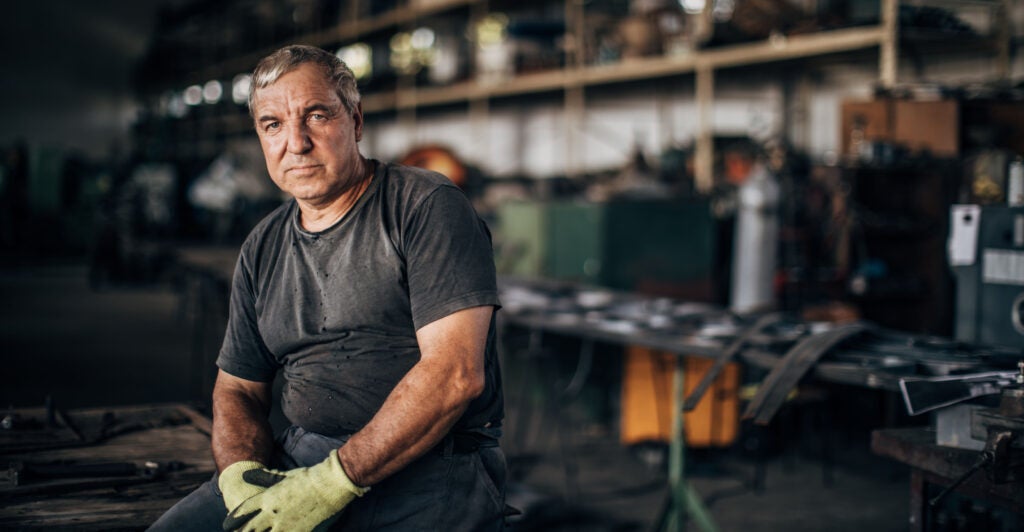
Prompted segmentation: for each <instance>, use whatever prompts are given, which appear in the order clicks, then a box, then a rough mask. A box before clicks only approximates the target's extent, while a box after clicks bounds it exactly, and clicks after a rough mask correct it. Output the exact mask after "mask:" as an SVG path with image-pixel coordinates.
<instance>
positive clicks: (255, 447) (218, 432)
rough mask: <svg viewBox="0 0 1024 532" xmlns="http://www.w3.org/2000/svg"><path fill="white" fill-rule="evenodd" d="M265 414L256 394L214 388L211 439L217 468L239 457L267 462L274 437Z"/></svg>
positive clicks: (262, 404)
mask: <svg viewBox="0 0 1024 532" xmlns="http://www.w3.org/2000/svg"><path fill="white" fill-rule="evenodd" d="M267 414H268V405H266V404H265V403H264V402H263V401H261V400H260V399H258V398H256V397H252V396H250V395H247V394H245V393H241V392H239V391H237V390H224V389H215V390H214V396H213V434H211V440H212V447H213V458H214V461H215V462H216V463H217V468H218V469H219V470H223V469H224V468H225V467H227V466H229V465H231V464H233V463H235V462H238V461H240V460H253V461H256V462H260V463H262V464H268V465H269V462H270V458H271V454H272V452H273V448H274V437H273V431H272V429H271V427H270V422H269V420H268V418H267Z"/></svg>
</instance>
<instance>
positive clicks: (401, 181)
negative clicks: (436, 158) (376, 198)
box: [384, 163, 458, 203]
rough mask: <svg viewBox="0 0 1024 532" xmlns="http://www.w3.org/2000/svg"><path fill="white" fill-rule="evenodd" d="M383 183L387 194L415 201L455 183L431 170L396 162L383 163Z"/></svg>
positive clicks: (452, 186)
mask: <svg viewBox="0 0 1024 532" xmlns="http://www.w3.org/2000/svg"><path fill="white" fill-rule="evenodd" d="M384 170H385V172H384V175H385V179H384V183H385V186H386V188H387V190H388V193H389V195H391V196H392V197H394V198H396V199H400V200H405V201H406V202H412V203H416V202H418V201H419V200H422V199H423V198H425V197H427V196H429V195H430V194H432V193H433V192H434V191H436V190H437V189H439V188H448V187H451V188H455V189H458V187H456V186H455V183H452V181H451V180H450V179H448V178H447V177H445V176H444V175H443V174H440V173H438V172H435V171H433V170H427V169H424V168H418V167H415V166H406V165H402V164H398V163H386V164H384Z"/></svg>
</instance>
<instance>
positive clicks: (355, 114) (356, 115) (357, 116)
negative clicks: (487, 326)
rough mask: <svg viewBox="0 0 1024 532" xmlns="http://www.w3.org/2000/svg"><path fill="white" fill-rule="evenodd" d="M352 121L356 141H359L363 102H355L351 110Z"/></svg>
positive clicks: (361, 135)
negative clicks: (353, 108) (354, 106)
mask: <svg viewBox="0 0 1024 532" xmlns="http://www.w3.org/2000/svg"><path fill="white" fill-rule="evenodd" d="M352 122H353V123H354V124H355V128H356V142H359V141H361V140H363V102H359V103H357V104H356V108H355V110H354V111H352Z"/></svg>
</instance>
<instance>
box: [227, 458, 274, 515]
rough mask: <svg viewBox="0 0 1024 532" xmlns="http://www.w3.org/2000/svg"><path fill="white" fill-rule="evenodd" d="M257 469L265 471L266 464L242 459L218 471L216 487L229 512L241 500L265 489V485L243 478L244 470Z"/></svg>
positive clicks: (240, 502)
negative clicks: (249, 481) (251, 482)
mask: <svg viewBox="0 0 1024 532" xmlns="http://www.w3.org/2000/svg"><path fill="white" fill-rule="evenodd" d="M259 469H262V470H264V471H267V468H266V466H264V465H263V464H261V463H259V462H253V461H251V460H242V461H239V462H235V463H233V464H231V465H229V466H227V467H225V468H224V471H221V472H220V476H219V477H218V478H217V487H219V488H220V492H221V494H222V495H223V496H224V506H226V507H227V508H228V511H229V512H230V511H231V510H234V509H235V507H236V506H238V505H239V504H242V501H244V500H246V499H248V498H249V497H252V496H253V495H256V494H257V493H261V492H263V491H264V490H266V489H267V488H266V487H265V486H261V485H257V484H250V483H248V482H246V481H245V479H244V478H243V475H244V474H245V472H246V471H253V470H259Z"/></svg>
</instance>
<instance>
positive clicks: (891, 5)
mask: <svg viewBox="0 0 1024 532" xmlns="http://www.w3.org/2000/svg"><path fill="white" fill-rule="evenodd" d="M899 45H900V26H899V1H898V0H882V38H881V43H880V46H879V52H878V53H879V57H878V82H879V83H880V84H881V85H882V86H883V87H886V88H892V87H894V86H895V85H896V80H897V76H898V72H899V53H900V50H899Z"/></svg>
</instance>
